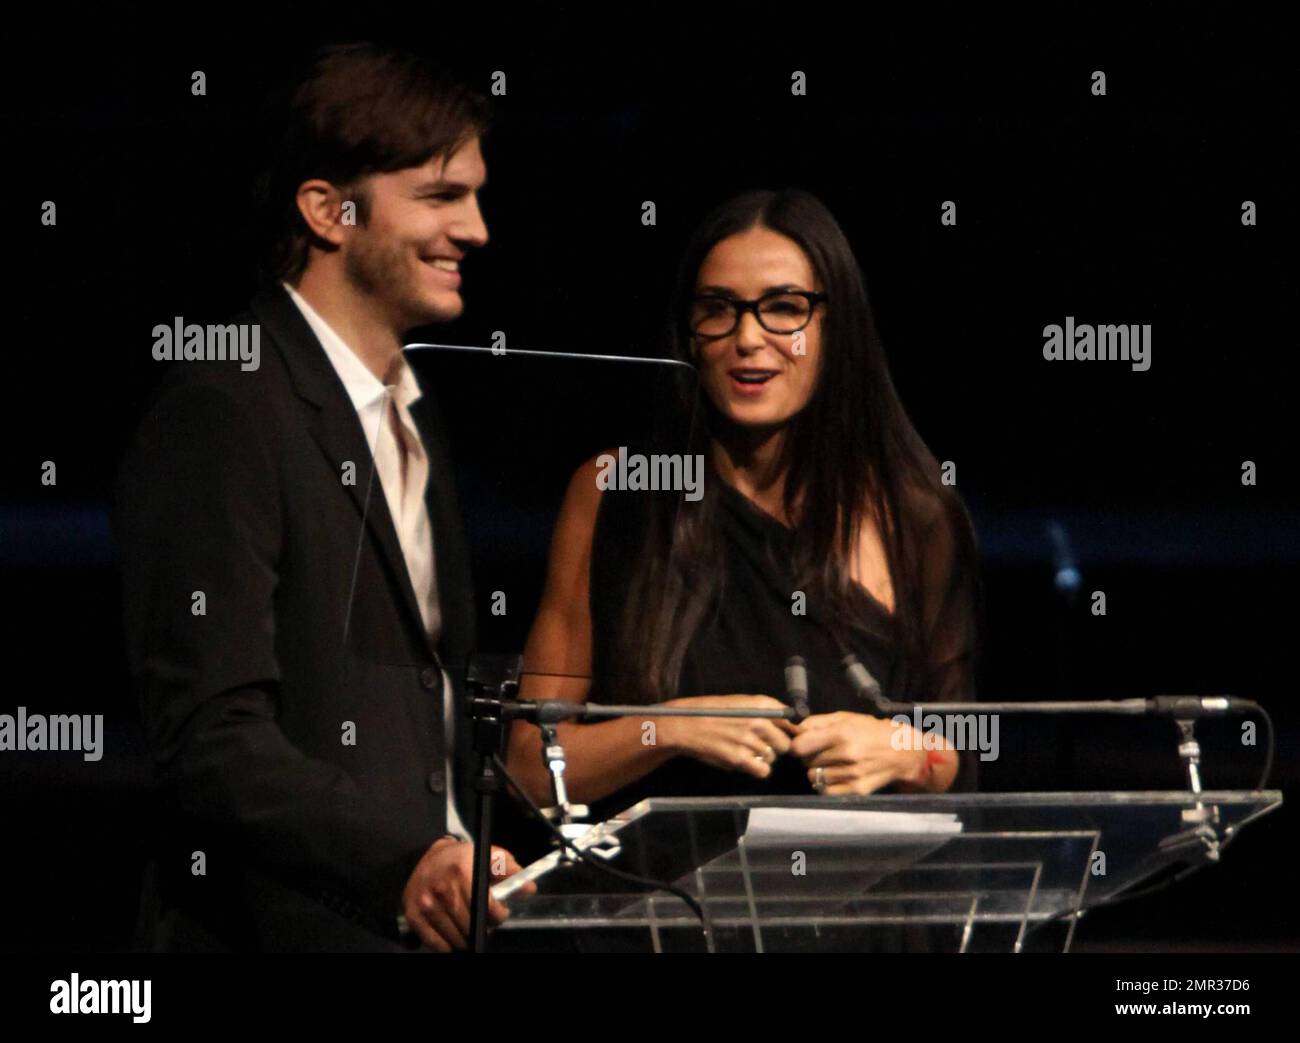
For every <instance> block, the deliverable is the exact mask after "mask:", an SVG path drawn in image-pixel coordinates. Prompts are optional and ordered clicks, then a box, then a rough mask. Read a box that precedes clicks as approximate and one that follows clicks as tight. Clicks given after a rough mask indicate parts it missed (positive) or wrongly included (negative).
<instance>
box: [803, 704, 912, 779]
mask: <svg viewBox="0 0 1300 1043" xmlns="http://www.w3.org/2000/svg"><path fill="white" fill-rule="evenodd" d="M935 745H936V744H935V742H934V740H933V739H931V738H929V737H928V736H926V735H923V734H922V733H920V732H917V731H916V729H914V728H913V727H912V726H911V725H909V724H904V723H902V722H899V723H897V724H895V723H894V722H893V721H890V720H884V719H881V718H879V717H871V716H869V715H868V714H865V713H849V712H846V711H839V712H837V713H824V714H816V715H814V716H812V717H807V718H805V719H804V720H803V721H802V722H800V724H799V728H798V734H797V735H796V736H795V738H794V742H793V743H792V744H791V751H792V752H793V753H794V754H795V755H796V756H797V757H799V759H800V760H802V761H803V762H804V764H805V765H807V767H808V781H809V782H810V783H811V784H812V785H813V788H814V789H817V790H818V791H819V792H821V793H824V794H826V795H829V796H840V795H844V794H857V795H866V794H868V793H874V792H875V791H876V790H878V789H880V788H881V787H882V786H887V785H889V784H890V783H891V782H897V783H900V784H902V785H903V786H905V787H906V788H908V789H925V788H926V783H927V781H928V780H929V778H930V774H931V772H930V762H929V759H928V757H927V750H929V749H930V748H931V747H933V746H935ZM819 783H820V785H819Z"/></svg>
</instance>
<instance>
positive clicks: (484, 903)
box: [466, 655, 798, 953]
mask: <svg viewBox="0 0 1300 1043" xmlns="http://www.w3.org/2000/svg"><path fill="white" fill-rule="evenodd" d="M520 673H521V669H520V657H519V656H517V655H476V656H473V657H472V658H471V661H470V666H469V670H468V672H467V676H466V686H467V687H468V689H469V705H468V707H467V711H468V714H469V717H470V720H471V722H472V727H471V730H470V734H471V745H472V746H473V749H474V754H475V756H476V758H477V761H478V767H477V770H476V771H475V774H474V780H473V788H474V793H475V803H476V810H477V812H478V816H477V820H476V822H475V829H474V837H475V839H474V874H473V879H472V882H471V892H472V894H471V901H470V914H469V929H470V951H471V952H475V953H482V952H485V951H486V949H487V922H488V915H487V910H488V885H489V882H490V881H491V879H492V873H491V865H492V863H491V858H492V810H493V805H494V802H495V801H496V797H497V794H499V793H500V792H501V791H502V790H503V789H504V788H505V783H504V780H503V779H502V778H501V776H500V774H499V773H498V771H497V770H496V766H495V764H494V760H495V758H497V757H500V756H501V755H502V752H503V747H504V744H505V738H506V734H507V732H508V727H509V724H510V722H512V721H515V720H528V721H532V722H534V723H536V724H537V725H538V726H539V727H540V728H541V729H542V734H543V757H544V759H545V761H546V764H547V768H548V771H549V773H550V776H551V789H552V794H553V796H554V798H555V801H556V809H557V810H556V814H557V818H558V820H559V821H558V822H557V823H556V825H557V827H558V828H559V829H560V830H561V831H562V832H563V831H564V830H565V828H566V827H571V826H572V825H573V822H572V821H571V816H572V815H575V814H578V815H581V814H585V813H586V809H585V808H584V807H582V806H581V805H573V804H570V803H569V800H568V795H567V792H566V790H565V788H564V751H563V749H562V748H561V747H560V744H559V741H558V739H557V737H556V732H555V725H556V724H557V723H558V722H560V721H565V720H572V721H592V720H606V719H610V718H614V717H751V718H753V717H767V718H772V719H778V718H780V719H786V720H795V719H796V718H797V716H798V715H797V713H796V711H795V710H793V709H790V708H788V707H786V708H783V709H780V710H758V709H747V708H734V709H733V708H726V709H721V708H717V709H714V708H710V709H696V708H694V707H683V706H602V705H597V704H595V703H576V702H569V701H565V700H559V699H550V700H537V701H532V700H522V701H521V700H518V699H515V698H514V696H516V695H517V694H518V692H519V677H520Z"/></svg>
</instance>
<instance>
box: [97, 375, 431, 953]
mask: <svg viewBox="0 0 1300 1043" xmlns="http://www.w3.org/2000/svg"><path fill="white" fill-rule="evenodd" d="M276 475H277V472H276V469H275V468H274V467H273V466H272V463H271V460H270V457H269V455H268V454H267V452H266V449H265V446H264V445H263V443H262V440H261V438H260V436H259V431H258V429H257V426H256V425H255V424H254V423H252V422H251V420H250V417H249V414H248V411H247V409H246V407H243V406H241V405H240V404H239V402H238V401H237V400H236V398H235V396H234V395H233V394H232V393H230V392H229V391H228V390H226V389H223V388H221V387H217V386H211V385H204V384H201V383H193V384H186V385H178V386H173V387H172V388H170V389H169V390H168V391H167V392H165V393H164V394H163V395H162V396H161V397H160V399H159V401H158V402H157V404H156V405H155V407H154V408H153V409H152V410H151V412H150V413H149V415H148V416H147V417H146V419H145V421H144V423H143V424H142V426H141V428H140V430H139V432H138V434H137V438H136V442H135V444H134V445H133V447H132V449H131V451H130V453H129V455H128V458H127V461H126V463H125V466H124V468H123V471H122V474H121V477H120V479H119V483H118V488H117V504H116V508H117V535H118V540H119V544H120V550H121V554H122V567H123V593H124V597H125V612H126V632H127V645H128V656H129V660H130V666H131V671H132V675H133V678H134V681H135V683H136V686H137V690H138V693H139V699H140V705H141V714H142V718H143V722H144V726H145V729H146V733H147V737H148V741H149V746H150V751H151V753H152V755H153V758H154V761H155V764H156V767H157V770H158V774H159V779H160V782H161V784H162V786H163V789H164V792H165V794H166V795H167V796H168V798H169V799H170V802H171V803H173V804H174V805H175V806H176V808H177V810H179V811H180V813H181V814H183V815H185V816H186V817H187V818H189V819H191V820H193V821H195V822H197V823H200V824H201V825H202V826H203V827H204V828H205V829H212V830H213V833H214V835H216V836H219V837H220V839H221V840H222V841H224V842H226V843H227V844H233V845H234V846H236V847H237V848H238V850H239V851H240V852H241V854H242V855H243V856H244V857H246V858H248V859H251V860H252V861H254V862H255V863H256V864H258V865H260V866H262V867H263V868H264V869H266V870H267V871H268V872H270V873H272V874H274V875H277V876H279V877H281V878H283V879H285V880H286V881H287V882H290V883H292V884H293V885H294V886H297V887H299V888H300V889H302V890H304V891H306V892H308V893H314V895H315V896H317V897H319V896H321V895H322V894H329V895H331V896H338V897H339V898H341V899H342V904H343V905H344V906H346V907H352V906H354V905H355V908H350V909H349V911H350V912H351V913H352V915H353V916H354V918H362V917H364V918H366V919H369V920H370V922H371V924H372V926H378V927H379V928H380V929H382V930H384V931H385V932H387V933H392V931H393V930H394V924H395V918H396V916H397V914H398V913H399V912H400V911H401V894H402V889H403V887H404V885H405V882H406V880H407V878H408V877H409V875H410V873H411V871H412V870H413V868H414V866H415V864H416V862H418V860H419V858H420V857H421V855H422V854H423V852H424V851H425V850H426V848H427V846H428V844H429V843H431V842H432V840H433V839H434V838H433V837H431V836H428V837H426V836H416V835H398V834H397V833H396V832H395V831H394V830H395V827H391V826H388V825H386V823H387V822H388V818H387V816H385V815H384V813H383V811H382V809H381V808H378V807H376V806H375V805H374V804H373V803H372V801H373V798H371V797H370V796H368V795H367V794H365V793H363V792H362V791H361V790H360V788H359V787H358V786H357V785H356V783H355V781H354V780H353V779H352V778H351V777H350V776H349V775H348V774H347V773H346V772H344V771H343V770H341V769H340V768H339V767H337V766H335V765H332V764H330V763H327V762H325V761H322V760H319V759H316V758H313V757H310V756H307V755H306V754H305V753H304V752H303V751H302V750H300V749H299V748H297V747H296V746H295V745H294V744H293V743H292V742H290V741H289V739H288V738H287V737H286V735H285V733H284V732H283V731H282V730H281V728H280V727H279V725H278V724H277V710H278V706H277V701H278V693H279V689H280V669H279V665H278V663H277V658H276V653H275V636H276V633H275V627H276V619H275V612H274V599H275V592H276V584H277V567H278V560H279V548H280V544H281V539H282V536H283V525H282V517H281V513H280V491H279V485H278V480H277V476H276ZM220 871H221V867H220V866H212V867H210V868H209V872H210V873H211V872H220ZM358 911H360V912H361V916H359V915H358Z"/></svg>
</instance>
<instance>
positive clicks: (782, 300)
mask: <svg viewBox="0 0 1300 1043" xmlns="http://www.w3.org/2000/svg"><path fill="white" fill-rule="evenodd" d="M824 300H826V294H824V293H809V292H808V291H807V290H773V291H772V292H771V293H765V294H763V296H762V297H759V298H757V299H755V300H752V301H742V300H737V299H736V298H735V297H723V296H721V295H720V294H706V295H703V296H700V297H696V298H695V299H694V300H693V301H691V314H690V323H691V332H692V333H694V334H695V336H697V337H703V338H706V339H713V338H715V337H725V336H727V335H728V334H729V333H732V332H733V331H734V330H735V329H736V327H737V326H739V325H740V316H741V315H742V314H743V313H744V312H747V311H752V312H753V313H754V318H756V319H757V320H758V324H759V325H760V326H762V327H763V329H765V330H767V332H768V333H798V332H799V331H800V330H801V329H803V328H804V327H805V326H807V325H808V323H810V322H812V317H813V312H814V311H815V310H816V308H817V305H818V304H820V303H821V302H822V301H824Z"/></svg>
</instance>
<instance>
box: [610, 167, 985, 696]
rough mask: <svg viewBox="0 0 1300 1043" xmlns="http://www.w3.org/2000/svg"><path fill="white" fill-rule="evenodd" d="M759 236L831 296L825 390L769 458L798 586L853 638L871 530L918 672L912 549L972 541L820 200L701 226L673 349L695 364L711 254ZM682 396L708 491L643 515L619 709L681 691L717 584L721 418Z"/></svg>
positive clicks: (789, 200) (624, 630)
mask: <svg viewBox="0 0 1300 1043" xmlns="http://www.w3.org/2000/svg"><path fill="white" fill-rule="evenodd" d="M755 226H760V227H765V228H768V229H771V230H772V231H774V232H779V233H780V234H782V235H784V236H786V237H788V238H789V239H791V240H793V241H794V242H796V243H798V244H799V246H800V247H802V248H803V250H804V252H805V254H807V256H808V259H809V261H810V262H811V264H812V267H813V270H814V272H815V273H816V275H817V279H818V281H819V282H820V286H821V290H822V291H823V292H825V293H826V294H827V298H828V300H827V305H826V310H825V313H824V315H823V317H822V322H823V325H822V338H821V361H820V370H819V373H818V377H817V380H816V383H815V385H814V388H813V391H812V394H811V396H810V398H809V401H808V403H807V405H806V406H805V407H804V408H803V409H802V410H800V412H799V413H798V414H797V415H796V416H794V417H793V418H792V419H791V420H790V422H789V424H788V426H787V429H786V436H785V438H784V440H783V443H782V448H781V455H780V458H779V461H778V466H779V467H780V469H781V471H782V473H783V474H784V475H785V491H784V506H785V510H786V516H787V517H789V518H791V519H796V520H795V525H794V531H795V536H794V545H793V556H794V560H793V565H794V573H795V576H794V579H795V583H796V587H795V589H799V590H804V591H805V592H806V593H807V596H808V599H809V603H810V605H812V604H814V603H815V604H816V606H817V610H818V611H817V614H818V615H819V616H820V617H821V619H822V621H823V623H824V624H825V625H826V626H827V627H828V628H829V629H831V631H832V634H833V636H834V637H835V638H836V640H837V641H839V643H840V644H841V645H842V646H844V645H846V640H845V632H846V631H847V630H849V629H852V628H854V627H855V626H857V625H858V622H857V619H856V617H857V616H858V615H859V614H860V612H861V609H860V603H859V606H858V607H857V608H856V609H855V607H854V601H853V599H852V598H851V596H850V592H851V589H852V580H851V579H850V569H849V565H850V562H851V560H852V558H851V554H852V550H853V543H854V540H855V537H856V534H858V533H859V531H860V526H861V525H862V523H863V522H864V521H866V520H867V519H868V518H869V519H870V520H871V521H873V522H874V523H875V525H876V527H877V529H878V531H879V532H880V534H881V538H882V541H883V543H884V546H885V552H886V555H887V557H888V562H889V569H890V575H891V578H892V582H893V586H894V597H895V619H896V621H897V627H898V630H897V635H898V638H899V640H900V643H901V645H902V648H903V652H904V655H905V656H906V657H908V658H909V659H910V660H911V661H912V662H923V661H924V660H923V658H921V657H924V656H925V653H926V649H925V633H924V631H925V625H924V622H923V619H922V615H923V606H922V590H921V586H922V584H921V555H922V553H923V551H924V548H923V547H921V546H920V545H919V544H920V536H921V535H922V533H923V531H924V529H925V526H926V525H927V524H930V523H932V522H933V521H934V519H935V517H936V513H935V512H936V511H942V512H943V513H944V514H945V515H946V516H947V521H948V524H949V525H950V526H951V529H950V532H951V534H952V539H953V541H954V545H955V547H956V549H957V553H958V554H959V555H961V554H966V553H970V554H973V548H974V534H973V532H972V528H971V524H970V520H969V517H968V515H967V513H966V510H965V507H964V506H963V505H962V503H961V500H960V498H959V497H958V496H957V494H956V492H955V491H954V490H953V489H952V488H950V487H948V486H945V485H943V483H942V482H941V481H940V475H939V466H938V463H937V462H936V460H935V458H934V456H933V455H932V454H931V453H930V451H929V450H928V449H927V448H926V446H925V444H924V442H922V440H921V438H920V436H919V435H918V434H917V432H916V429H915V428H914V427H913V426H912V423H911V421H910V420H909V419H908V417H907V414H906V412H905V411H904V410H903V406H902V403H901V402H899V399H898V394H897V392H896V391H895V390H894V384H893V381H892V380H891V378H890V375H889V367H888V364H887V362H886V359H885V352H884V348H883V347H882V345H881V342H880V336H879V334H878V332H877V330H876V322H875V317H874V316H873V314H872V310H871V305H870V303H869V302H868V299H867V290H866V284H865V281H864V279H863V276H862V272H861V270H860V268H859V267H858V263H857V261H856V259H855V258H854V256H853V251H852V249H851V247H850V246H849V242H848V240H847V239H846V238H845V236H844V233H843V231H842V230H841V229H840V226H839V224H838V223H837V222H836V221H835V218H834V217H832V216H831V213H830V211H829V210H827V209H826V207H825V206H824V205H823V204H822V202H821V201H820V200H818V199H817V198H816V197H815V196H813V195H811V194H810V193H808V192H805V191H801V190H799V189H786V190H784V191H780V192H776V191H752V192H746V193H744V194H742V195H739V196H736V197H735V198H733V199H730V200H728V201H727V202H725V203H723V204H722V205H721V206H719V207H718V208H717V209H715V210H714V211H713V212H712V213H711V214H709V215H708V217H707V218H705V220H704V221H703V223H702V224H701V225H700V226H699V228H698V229H697V230H696V232H695V234H694V236H693V237H692V239H691V241H690V243H689V245H688V247H687V250H686V253H685V256H684V257H683V259H682V263H681V267H680V269H679V272H678V276H677V285H676V290H675V293H674V297H673V303H672V312H671V317H670V323H669V340H670V342H671V350H672V352H673V354H674V355H675V356H676V357H677V358H679V359H682V360H684V361H688V362H690V361H692V338H691V333H690V328H689V323H688V312H689V307H690V301H691V298H692V296H693V295H694V289H695V281H696V278H697V276H698V273H699V270H700V266H701V265H702V264H703V262H704V259H705V257H706V256H707V254H708V253H709V251H710V250H712V249H713V247H714V245H715V244H717V243H718V242H720V241H721V240H723V239H726V238H727V237H729V236H732V235H735V234H737V233H740V232H744V231H747V230H749V229H750V228H753V227H755ZM678 391H679V401H678V402H677V406H678V407H679V412H678V414H677V416H678V417H679V418H680V417H682V416H684V415H686V416H690V417H692V418H693V420H692V422H691V423H690V432H691V433H690V436H689V442H690V448H689V450H688V451H689V452H690V453H692V454H695V453H699V454H701V455H702V456H703V457H704V460H705V469H706V470H705V480H704V483H703V486H704V494H703V496H702V498H701V499H699V500H698V501H688V500H685V499H683V498H682V497H681V495H680V493H678V494H671V493H669V494H659V495H657V496H654V497H652V498H651V503H652V504H653V506H652V508H651V510H649V511H648V512H646V513H645V514H644V515H643V517H644V524H645V525H646V530H645V540H646V543H647V546H646V552H645V553H643V554H642V555H640V557H639V560H638V564H637V566H636V568H635V570H634V573H633V576H632V580H631V586H630V589H629V592H628V597H627V600H626V602H625V606H626V607H625V610H624V615H623V619H622V623H621V626H620V628H619V633H618V635H617V637H616V642H617V644H616V648H617V649H618V658H617V660H616V661H618V662H620V663H621V664H623V666H622V669H621V670H620V673H622V672H623V671H624V670H625V671H626V675H625V678H626V679H625V688H624V693H625V695H624V697H625V698H627V699H629V700H636V701H641V702H656V701H659V700H662V699H668V698H673V697H675V696H676V695H678V694H690V693H679V692H678V690H677V689H678V685H679V682H680V678H681V671H682V663H683V658H684V656H685V652H686V648H687V645H688V644H689V642H690V639H691V637H692V636H693V635H694V634H695V633H696V631H697V630H698V629H699V628H700V627H701V626H702V625H703V624H704V622H705V620H706V617H707V615H708V612H709V610H710V608H711V606H712V605H714V604H715V598H716V595H717V594H718V593H719V592H720V590H721V586H722V583H723V582H724V580H725V577H724V575H723V561H724V555H723V553H722V547H721V536H720V531H719V526H718V521H717V511H718V495H719V493H718V484H719V483H720V482H721V478H719V477H718V475H717V472H716V470H714V468H713V463H712V454H711V452H710V449H709V442H710V440H711V439H712V438H713V437H714V435H715V433H716V431H717V430H718V425H719V424H720V423H722V422H723V418H722V417H721V415H720V414H719V413H718V411H717V409H716V408H715V407H714V406H713V404H712V402H711V400H709V398H708V396H707V394H706V393H705V392H704V391H703V389H702V387H701V385H700V384H699V383H698V382H697V381H695V380H693V379H689V378H687V379H684V380H683V381H682V382H681V383H680V384H679V386H678ZM681 410H685V411H687V412H686V413H685V414H683V413H682V412H681ZM797 507H798V513H797V514H796V508H797ZM908 673H909V674H910V673H911V671H908Z"/></svg>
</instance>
